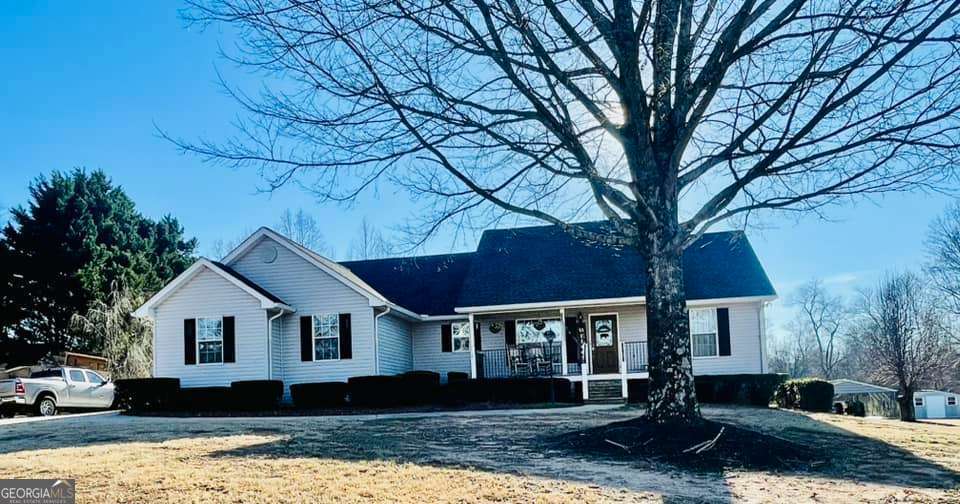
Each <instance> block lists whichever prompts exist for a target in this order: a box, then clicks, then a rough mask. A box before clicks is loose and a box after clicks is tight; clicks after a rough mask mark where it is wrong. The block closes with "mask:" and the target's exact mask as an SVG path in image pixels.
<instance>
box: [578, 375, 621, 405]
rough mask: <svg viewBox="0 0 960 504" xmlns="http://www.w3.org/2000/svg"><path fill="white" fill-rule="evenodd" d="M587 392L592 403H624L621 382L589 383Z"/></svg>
mask: <svg viewBox="0 0 960 504" xmlns="http://www.w3.org/2000/svg"><path fill="white" fill-rule="evenodd" d="M587 383H588V387H589V388H588V389H587V392H589V399H588V401H590V402H601V401H602V402H619V401H623V389H622V388H621V384H620V380H596V381H589V382H587Z"/></svg>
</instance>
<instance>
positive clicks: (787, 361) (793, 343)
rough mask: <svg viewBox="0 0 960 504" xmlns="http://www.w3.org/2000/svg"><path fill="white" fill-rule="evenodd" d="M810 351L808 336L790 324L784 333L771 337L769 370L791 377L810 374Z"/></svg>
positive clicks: (811, 349) (811, 350)
mask: <svg viewBox="0 0 960 504" xmlns="http://www.w3.org/2000/svg"><path fill="white" fill-rule="evenodd" d="M812 353H813V348H812V347H811V341H810V338H809V337H807V335H805V334H803V333H802V332H800V331H798V330H797V328H796V327H795V326H794V325H793V324H791V327H790V328H789V329H788V330H787V333H786V334H783V335H781V336H780V337H777V338H772V339H771V342H770V359H769V361H770V362H769V364H770V370H771V371H773V372H774V373H786V374H788V375H790V376H791V377H793V378H801V377H804V376H810V372H811V370H812V366H811V365H810V362H811V354H812Z"/></svg>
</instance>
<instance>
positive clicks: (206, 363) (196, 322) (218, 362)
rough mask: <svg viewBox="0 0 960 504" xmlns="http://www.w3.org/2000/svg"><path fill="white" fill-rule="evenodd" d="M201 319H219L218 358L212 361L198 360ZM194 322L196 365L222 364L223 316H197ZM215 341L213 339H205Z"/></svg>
mask: <svg viewBox="0 0 960 504" xmlns="http://www.w3.org/2000/svg"><path fill="white" fill-rule="evenodd" d="M201 320H219V321H220V360H219V361H214V362H200V321H201ZM194 324H196V325H197V326H196V333H197V334H196V336H197V337H196V340H197V341H196V342H195V343H196V355H197V365H198V366H222V365H223V317H222V316H221V317H197V318H196V319H194ZM206 341H215V340H206Z"/></svg>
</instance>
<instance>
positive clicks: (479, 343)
mask: <svg viewBox="0 0 960 504" xmlns="http://www.w3.org/2000/svg"><path fill="white" fill-rule="evenodd" d="M473 340H474V344H475V345H476V346H475V347H474V348H476V350H477V351H478V352H479V351H480V350H483V336H481V335H480V322H474V323H473Z"/></svg>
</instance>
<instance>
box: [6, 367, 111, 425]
mask: <svg viewBox="0 0 960 504" xmlns="http://www.w3.org/2000/svg"><path fill="white" fill-rule="evenodd" d="M111 404H113V383H111V382H110V380H108V379H105V378H104V377H103V376H101V375H100V374H99V373H97V372H96V371H91V370H89V369H81V368H73V367H62V368H52V369H45V370H43V371H37V372H34V373H33V374H31V375H30V378H12V379H9V380H0V417H8V416H13V415H14V414H15V413H16V412H17V411H22V410H28V411H32V412H34V413H35V414H37V415H42V416H50V415H56V414H57V410H58V409H103V408H109V407H110V405H111Z"/></svg>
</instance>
